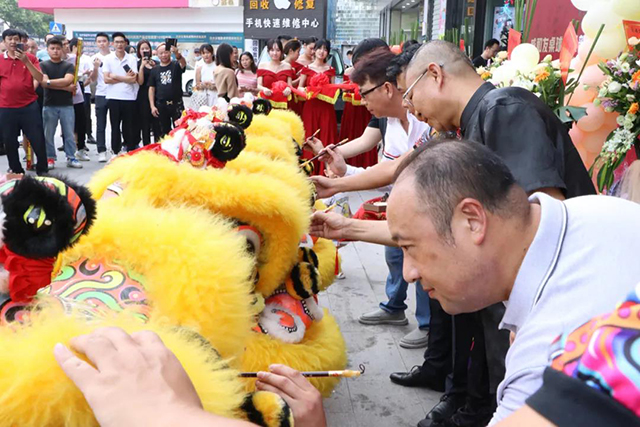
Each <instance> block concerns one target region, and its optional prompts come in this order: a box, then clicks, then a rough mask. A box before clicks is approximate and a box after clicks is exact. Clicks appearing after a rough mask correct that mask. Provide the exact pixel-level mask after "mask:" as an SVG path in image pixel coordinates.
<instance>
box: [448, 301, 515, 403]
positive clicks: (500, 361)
mask: <svg viewBox="0 0 640 427" xmlns="http://www.w3.org/2000/svg"><path fill="white" fill-rule="evenodd" d="M504 309H505V308H504V305H503V304H502V303H498V304H494V305H492V306H489V307H487V308H485V309H482V310H480V311H478V312H476V313H467V314H460V315H456V316H454V317H453V323H454V359H453V374H452V378H451V387H450V389H449V390H448V393H451V394H455V393H459V394H465V393H466V396H467V402H468V403H469V404H470V405H471V406H472V407H475V408H480V407H483V406H484V407H486V406H491V405H494V404H495V394H496V390H497V389H498V384H500V381H502V379H503V378H504V374H505V364H504V362H505V358H506V356H507V350H509V332H508V331H500V330H499V329H498V324H499V323H500V320H501V319H502V316H503V315H504Z"/></svg>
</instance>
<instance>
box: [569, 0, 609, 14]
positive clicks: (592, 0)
mask: <svg viewBox="0 0 640 427" xmlns="http://www.w3.org/2000/svg"><path fill="white" fill-rule="evenodd" d="M602 1H605V0H571V3H573V5H574V6H575V8H576V9H578V10H582V11H584V12H586V11H587V10H589V9H590V8H591V7H593V6H594V5H595V4H597V3H601V2H602Z"/></svg>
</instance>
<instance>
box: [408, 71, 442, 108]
mask: <svg viewBox="0 0 640 427" xmlns="http://www.w3.org/2000/svg"><path fill="white" fill-rule="evenodd" d="M438 65H439V66H440V68H443V67H444V64H438ZM428 71H429V67H427V69H426V70H424V71H423V72H422V74H420V75H419V76H418V78H417V79H415V80H414V81H413V83H411V84H410V85H409V87H408V88H407V90H406V91H405V92H404V95H402V100H403V101H406V102H407V103H409V104H411V105H413V103H412V102H411V100H410V99H407V98H408V97H409V95H410V94H411V92H412V91H413V88H414V87H416V85H417V84H418V82H419V81H420V80H422V78H423V77H424V76H425V75H426V74H427V72H428Z"/></svg>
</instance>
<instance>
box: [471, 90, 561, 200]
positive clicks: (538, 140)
mask: <svg viewBox="0 0 640 427" xmlns="http://www.w3.org/2000/svg"><path fill="white" fill-rule="evenodd" d="M483 139H484V143H485V145H486V146H487V147H489V148H491V149H492V150H493V151H494V152H495V153H496V154H498V155H499V156H500V158H501V159H502V160H503V161H504V162H505V163H506V164H507V166H509V169H510V170H511V172H512V173H513V175H514V177H515V178H516V181H517V182H518V184H520V186H522V187H523V188H524V189H525V191H526V192H527V193H533V192H535V191H537V190H540V189H549V188H557V189H560V190H562V191H564V190H565V189H566V185H565V182H564V179H563V176H564V164H563V159H562V155H561V151H560V150H559V149H558V148H557V147H555V146H554V142H553V140H552V139H551V138H550V136H549V135H548V130H547V127H546V125H545V123H544V121H543V120H542V117H540V115H539V114H538V113H537V111H536V110H535V109H534V108H532V107H531V106H529V105H527V104H526V103H523V102H517V101H515V102H510V103H505V104H501V105H496V106H494V107H492V108H491V109H490V110H488V111H487V113H486V115H485V118H484V126H483Z"/></svg>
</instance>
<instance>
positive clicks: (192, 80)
mask: <svg viewBox="0 0 640 427" xmlns="http://www.w3.org/2000/svg"><path fill="white" fill-rule="evenodd" d="M195 85H196V70H195V68H193V67H192V66H191V65H189V64H187V69H186V70H184V74H182V92H183V93H184V96H191V95H192V94H193V87H194V86H195Z"/></svg>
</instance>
